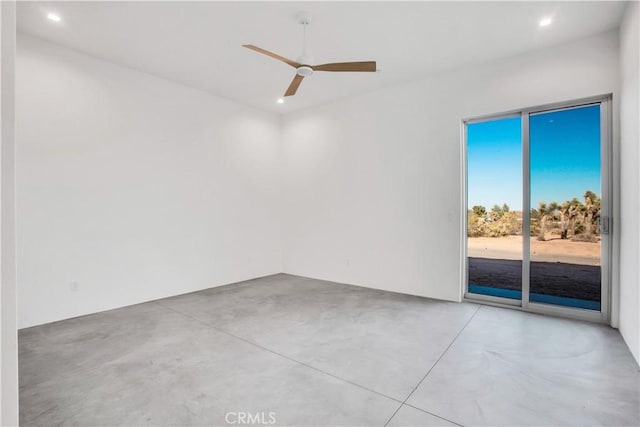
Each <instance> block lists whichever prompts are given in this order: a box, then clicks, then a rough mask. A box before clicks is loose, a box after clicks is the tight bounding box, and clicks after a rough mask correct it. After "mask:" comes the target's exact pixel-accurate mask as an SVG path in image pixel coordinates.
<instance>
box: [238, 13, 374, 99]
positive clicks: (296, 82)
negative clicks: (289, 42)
mask: <svg viewBox="0 0 640 427" xmlns="http://www.w3.org/2000/svg"><path fill="white" fill-rule="evenodd" d="M298 22H300V24H302V28H303V29H304V30H303V32H304V36H303V37H304V40H303V48H302V56H300V58H298V60H297V61H293V60H291V59H288V58H285V57H284V56H280V55H278V54H276V53H273V52H269V51H268V50H266V49H262V48H260V47H258V46H254V45H252V44H244V45H242V47H246V48H247V49H251V50H254V51H256V52H258V53H262V54H263V55H267V56H270V57H271V58H274V59H277V60H278V61H282V62H284V63H285V64H287V65H290V66H291V67H293V68H295V69H296V75H295V77H294V78H293V81H292V82H291V84H290V85H289V88H288V89H287V91H286V92H285V94H284V96H291V95H295V93H296V91H297V90H298V87H299V86H300V83H302V79H304V78H305V77H309V76H311V75H312V74H313V72H314V71H332V72H369V73H370V72H375V71H376V62H375V61H359V62H333V63H329V64H321V65H309V63H311V62H312V58H311V57H310V56H309V55H308V54H307V26H308V25H309V24H310V23H311V18H310V17H309V15H307V14H305V13H301V14H300V15H299V17H298Z"/></svg>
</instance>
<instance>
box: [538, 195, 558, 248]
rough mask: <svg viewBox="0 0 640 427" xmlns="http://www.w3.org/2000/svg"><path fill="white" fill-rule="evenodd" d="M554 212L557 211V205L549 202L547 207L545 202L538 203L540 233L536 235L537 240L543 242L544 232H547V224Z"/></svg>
mask: <svg viewBox="0 0 640 427" xmlns="http://www.w3.org/2000/svg"><path fill="white" fill-rule="evenodd" d="M556 210H558V204H557V203H556V202H551V203H549V205H547V204H546V203H545V202H540V204H539V205H538V216H539V218H540V233H539V234H538V240H540V241H541V242H544V241H545V240H546V239H545V237H544V233H545V231H547V222H548V221H549V220H550V219H552V218H553V216H554V214H555V212H556Z"/></svg>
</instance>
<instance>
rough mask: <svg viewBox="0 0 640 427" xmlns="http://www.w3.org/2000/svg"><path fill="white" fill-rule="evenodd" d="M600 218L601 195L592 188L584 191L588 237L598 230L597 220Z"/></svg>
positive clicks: (585, 225) (585, 221)
mask: <svg viewBox="0 0 640 427" xmlns="http://www.w3.org/2000/svg"><path fill="white" fill-rule="evenodd" d="M598 218H600V197H598V196H597V195H596V193H594V192H593V191H591V190H588V191H586V192H585V193H584V227H585V234H586V236H587V238H588V239H591V238H592V235H593V233H594V232H595V230H596V221H597V220H598Z"/></svg>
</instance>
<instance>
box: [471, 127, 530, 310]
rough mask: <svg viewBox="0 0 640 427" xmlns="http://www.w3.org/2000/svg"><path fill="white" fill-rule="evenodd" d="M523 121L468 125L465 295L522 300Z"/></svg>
mask: <svg viewBox="0 0 640 427" xmlns="http://www.w3.org/2000/svg"><path fill="white" fill-rule="evenodd" d="M521 140H522V131H521V118H520V117H519V116H518V117H510V118H505V119H499V120H491V121H485V122H480V123H473V124H468V125H467V209H468V224H467V232H468V233H467V249H468V275H467V277H468V282H469V283H468V288H467V289H468V292H469V293H470V294H482V295H490V296H497V297H502V298H511V299H518V300H519V299H521V298H522V143H521Z"/></svg>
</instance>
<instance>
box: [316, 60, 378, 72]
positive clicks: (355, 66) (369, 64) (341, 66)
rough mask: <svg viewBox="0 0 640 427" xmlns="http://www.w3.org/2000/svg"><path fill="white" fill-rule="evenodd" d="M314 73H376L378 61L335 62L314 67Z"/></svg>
mask: <svg viewBox="0 0 640 427" xmlns="http://www.w3.org/2000/svg"><path fill="white" fill-rule="evenodd" d="M311 68H313V71H363V72H374V71H376V61H361V62H334V63H332V64H322V65H314V66H313V67H311Z"/></svg>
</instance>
